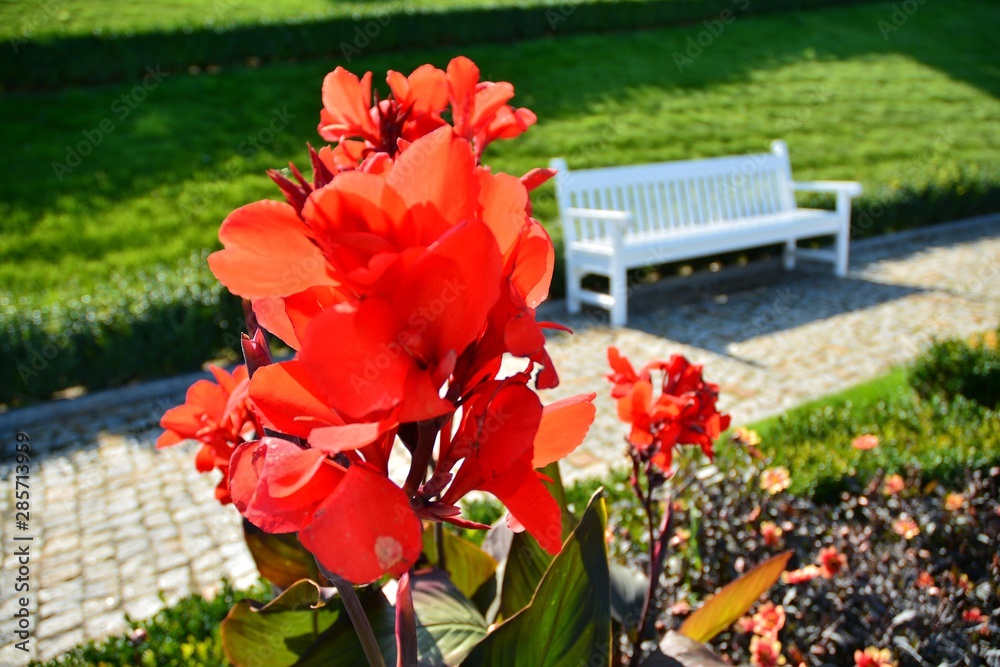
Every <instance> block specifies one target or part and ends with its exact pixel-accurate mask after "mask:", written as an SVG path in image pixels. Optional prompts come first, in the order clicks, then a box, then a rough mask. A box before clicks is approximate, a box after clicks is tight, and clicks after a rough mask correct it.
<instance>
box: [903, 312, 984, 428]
mask: <svg viewBox="0 0 1000 667" xmlns="http://www.w3.org/2000/svg"><path fill="white" fill-rule="evenodd" d="M998 336H1000V328H998V329H997V330H996V331H991V332H989V333H987V334H985V335H983V336H975V337H973V338H972V339H971V340H960V339H951V340H946V341H940V342H937V343H935V344H934V345H933V346H932V347H931V348H930V349H929V350H927V351H926V352H925V353H924V354H923V355H921V357H920V358H919V359H918V360H917V361H916V362H915V363H914V365H913V368H912V369H911V370H910V376H909V379H910V385H911V386H912V387H913V388H914V389H915V390H916V391H917V393H918V394H920V395H921V396H923V397H925V398H931V397H933V396H942V397H944V398H946V399H948V400H954V399H956V398H957V397H959V396H963V397H965V398H967V399H969V400H970V401H975V402H976V403H979V404H980V405H983V406H985V407H987V408H993V409H996V408H997V407H1000V348H998V345H997V338H998Z"/></svg>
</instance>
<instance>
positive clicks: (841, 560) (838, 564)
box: [816, 547, 847, 579]
mask: <svg viewBox="0 0 1000 667" xmlns="http://www.w3.org/2000/svg"><path fill="white" fill-rule="evenodd" d="M816 560H817V562H818V563H819V568H820V574H821V575H823V577H824V578H826V579H833V578H834V577H835V576H837V574H839V573H840V571H841V570H846V569H847V556H845V555H844V554H842V553H840V551H839V550H838V549H837V547H826V548H825V549H821V550H820V552H819V557H818V558H817V559H816Z"/></svg>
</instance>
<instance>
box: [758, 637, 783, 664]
mask: <svg viewBox="0 0 1000 667" xmlns="http://www.w3.org/2000/svg"><path fill="white" fill-rule="evenodd" d="M750 664H751V665H754V667H778V665H783V664H785V657H784V656H783V655H781V642H779V641H778V639H777V637H774V636H767V637H762V636H760V635H756V636H754V637H753V639H751V640H750Z"/></svg>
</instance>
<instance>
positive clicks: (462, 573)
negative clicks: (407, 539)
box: [424, 525, 497, 598]
mask: <svg viewBox="0 0 1000 667" xmlns="http://www.w3.org/2000/svg"><path fill="white" fill-rule="evenodd" d="M424 555H425V556H427V559H428V560H429V561H430V562H431V563H433V564H434V565H438V564H439V562H440V561H439V559H438V555H437V545H436V544H435V543H434V526H432V525H429V526H427V529H426V530H424ZM444 565H445V567H444V569H445V570H446V571H447V572H448V574H450V575H451V582H452V583H453V584H455V588H457V589H458V590H459V591H461V592H462V594H463V595H465V596H466V597H467V598H472V597H473V596H475V595H476V593H477V591H479V589H480V588H481V587H482V586H483V585H484V584H486V583H488V582H489V581H490V580H494V579H495V575H496V571H497V562H496V561H495V560H494V559H493V556H491V555H489V554H488V553H486V552H485V551H483V550H482V549H480V548H479V547H477V546H476V545H475V544H473V543H472V542H469V541H468V540H464V539H462V538H461V537H459V536H458V535H455V534H454V533H451V532H449V531H447V530H445V531H444ZM495 587H496V584H495V583H494V584H493V588H494V592H495Z"/></svg>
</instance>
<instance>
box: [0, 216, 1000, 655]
mask: <svg viewBox="0 0 1000 667" xmlns="http://www.w3.org/2000/svg"><path fill="white" fill-rule="evenodd" d="M851 265H852V271H851V274H850V276H849V277H848V278H846V279H843V280H837V279H835V278H834V277H833V276H832V275H831V273H832V272H831V271H830V269H829V267H828V265H824V264H818V265H810V264H808V263H804V262H803V263H801V264H800V267H799V268H798V269H797V270H796V271H794V272H790V273H786V272H784V271H782V270H781V269H780V268H779V267H778V263H777V262H759V263H755V264H753V265H751V266H749V267H745V268H736V269H727V270H724V271H722V272H720V273H719V274H706V275H705V276H695V277H693V278H688V279H677V280H669V281H662V282H660V283H657V284H655V285H651V286H643V287H640V288H638V289H636V290H635V291H634V294H633V295H632V298H631V299H630V302H629V308H630V311H631V315H630V321H629V327H628V328H625V329H618V330H613V329H609V328H608V327H607V326H606V325H605V324H604V321H606V318H605V316H604V315H603V313H599V312H597V311H592V312H590V313H585V314H583V315H581V316H576V317H567V316H566V314H565V311H564V310H563V309H562V305H561V304H560V303H553V304H551V305H550V306H547V307H546V309H545V310H544V311H543V312H542V313H541V315H542V318H543V319H554V320H557V321H560V322H563V323H565V324H567V325H569V326H570V327H572V328H573V329H574V330H576V332H577V333H576V334H575V335H573V336H569V335H563V334H559V335H556V336H554V337H553V338H552V339H551V341H550V344H549V349H550V353H551V354H552V357H553V359H554V360H555V362H556V365H557V368H558V370H559V373H560V376H561V377H562V385H561V386H560V387H559V388H558V389H557V390H554V391H552V392H549V395H548V396H546V397H545V400H546V402H548V401H550V400H554V399H556V398H560V397H562V396H567V395H571V394H576V393H581V392H590V391H596V392H597V393H598V397H599V398H598V400H597V405H598V418H597V422H596V423H595V426H594V428H593V429H592V430H591V434H590V436H589V437H588V439H587V441H586V442H585V443H584V445H583V446H582V447H581V448H580V449H578V450H577V451H576V452H574V453H573V454H572V455H571V456H570V457H569V458H568V459H567V461H566V462H565V463H564V464H563V474H564V476H565V477H566V478H568V479H575V478H579V477H584V476H591V475H601V474H603V473H604V472H606V471H607V470H608V468H609V467H610V466H614V465H619V464H621V463H622V462H623V461H624V459H623V450H622V437H623V434H624V430H623V427H622V425H620V424H619V423H618V422H617V421H616V419H615V416H614V410H613V406H612V403H611V400H610V399H609V398H608V397H607V389H608V387H607V386H606V383H605V381H604V380H603V375H604V373H606V357H605V349H606V347H607V346H608V345H612V344H614V345H617V346H618V347H619V348H621V349H622V351H623V352H624V353H626V354H627V355H629V356H630V357H632V358H633V359H634V360H635V361H636V362H637V363H642V362H644V361H646V360H649V359H651V358H653V357H657V356H665V355H669V354H671V353H675V352H679V353H683V354H685V355H687V356H688V357H689V358H690V359H692V360H693V361H695V362H697V363H704V364H705V367H706V376H707V377H708V378H709V379H710V380H712V381H715V382H719V383H720V384H721V385H722V400H721V405H722V407H723V408H725V409H726V410H728V411H729V412H731V413H732V415H733V418H734V423H737V424H739V423H745V422H748V421H753V420H756V419H759V418H762V417H765V416H769V415H772V414H775V413H778V412H781V411H783V410H785V409H787V408H788V407H791V406H793V405H796V404H798V403H801V402H802V401H804V400H807V399H810V398H814V397H818V396H822V395H824V394H827V393H830V392H832V391H836V390H839V389H842V388H845V387H848V386H850V385H853V384H856V383H858V382H861V381H864V380H866V379H869V378H872V377H875V376H877V375H879V374H881V373H883V372H884V371H886V370H887V369H888V368H890V367H891V366H893V365H894V364H898V363H901V362H904V361H906V360H908V359H910V358H912V357H913V356H915V355H916V354H917V352H918V351H919V350H920V349H922V348H923V347H925V346H926V345H927V344H928V342H929V341H930V340H931V338H932V337H934V336H946V335H960V336H966V335H969V334H971V333H973V332H976V331H982V330H985V329H987V328H990V327H994V326H996V325H997V323H998V322H1000V217H997V216H993V217H990V218H981V219H977V220H971V221H965V222H961V223H954V224H950V225H940V226H937V227H932V228H929V229H927V230H921V231H918V232H909V233H905V234H900V235H896V236H892V237H883V238H878V239H871V240H862V241H858V242H856V243H855V244H854V245H853V247H852V261H851ZM191 381H193V378H178V379H175V380H172V381H163V382H158V383H150V384H148V385H142V386H139V387H132V388H125V389H119V390H114V391H112V392H103V393H100V394H95V395H93V396H90V397H85V398H83V399H77V400H76V401H72V402H66V403H62V404H49V405H45V406H39V407H34V408H28V409H24V410H17V411H13V412H11V413H8V414H6V415H0V443H2V446H3V448H4V449H3V454H2V459H0V478H2V480H3V482H2V483H3V487H2V490H0V518H2V519H0V544H2V545H3V547H2V552H3V580H2V581H0V645H2V648H0V664H3V665H19V664H24V663H25V662H27V660H28V659H29V658H49V657H53V656H55V655H58V654H60V653H62V652H64V651H65V650H66V649H68V648H70V647H72V646H74V645H75V644H78V643H80V642H82V641H84V640H85V639H90V638H99V637H103V636H105V635H107V634H110V633H114V632H117V631H121V630H122V629H124V628H125V627H126V624H125V620H124V617H125V614H129V615H130V616H131V617H133V618H145V617H148V616H151V615H152V614H154V613H155V612H156V611H157V610H158V609H159V608H160V607H161V606H162V604H163V602H162V601H161V599H160V596H159V592H160V591H162V592H163V594H164V596H165V598H166V600H167V601H168V602H169V601H171V600H174V599H176V598H178V597H180V596H183V595H185V594H187V593H189V592H191V591H199V592H204V593H211V592H212V591H213V590H214V589H215V588H216V587H217V586H218V582H219V580H220V579H221V577H223V576H228V577H229V578H230V579H232V580H234V581H235V583H236V584H237V585H247V584H249V583H250V582H252V581H254V580H255V579H256V576H257V574H256V570H255V569H254V566H253V562H252V560H251V559H250V557H249V554H248V553H247V551H246V548H245V546H244V545H243V541H242V531H241V528H240V520H239V516H238V514H237V512H236V511H235V510H234V509H233V508H232V507H228V508H223V507H220V506H219V505H218V504H217V503H216V501H215V500H214V496H213V492H212V491H213V487H214V481H215V480H214V477H213V476H212V475H199V474H198V473H197V472H196V471H195V470H194V463H193V452H194V448H193V447H192V446H181V447H177V448H173V449H170V450H166V451H160V452H157V451H156V450H155V449H154V442H155V439H156V436H157V435H158V434H159V429H158V428H157V422H158V420H159V416H160V415H161V414H162V413H163V411H164V410H165V409H167V408H169V407H171V406H173V405H176V404H177V403H178V402H180V401H181V400H183V395H184V389H185V388H186V386H187V384H189V383H190V382H191ZM19 431H23V432H25V433H27V434H28V435H29V436H30V438H31V446H32V451H33V454H32V456H33V458H32V463H31V469H32V475H31V481H30V484H31V521H30V528H29V530H28V531H16V529H15V525H14V521H13V519H14V517H13V511H14V506H13V502H14V499H13V493H14V479H13V475H14V472H13V470H14V469H13V447H14V443H15V439H14V436H15V433H17V432H19ZM793 474H794V471H793ZM15 532H17V533H18V534H19V535H21V536H29V535H30V536H32V537H33V540H31V541H30V542H23V543H22V544H25V543H26V544H30V551H31V573H30V584H31V594H30V600H31V604H30V607H29V609H30V612H31V617H32V619H33V621H34V624H33V633H32V635H33V639H32V642H31V645H32V651H31V653H30V654H28V655H25V654H24V653H22V652H21V651H18V650H16V649H15V648H14V646H13V641H14V634H13V632H14V629H15V628H14V617H13V614H14V612H15V611H16V609H17V606H18V601H17V597H18V595H17V594H16V593H15V591H14V580H15V577H16V576H17V569H18V561H17V556H16V555H15V553H14V549H15V547H14V544H15V543H14V541H13V537H14V533H15Z"/></svg>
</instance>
